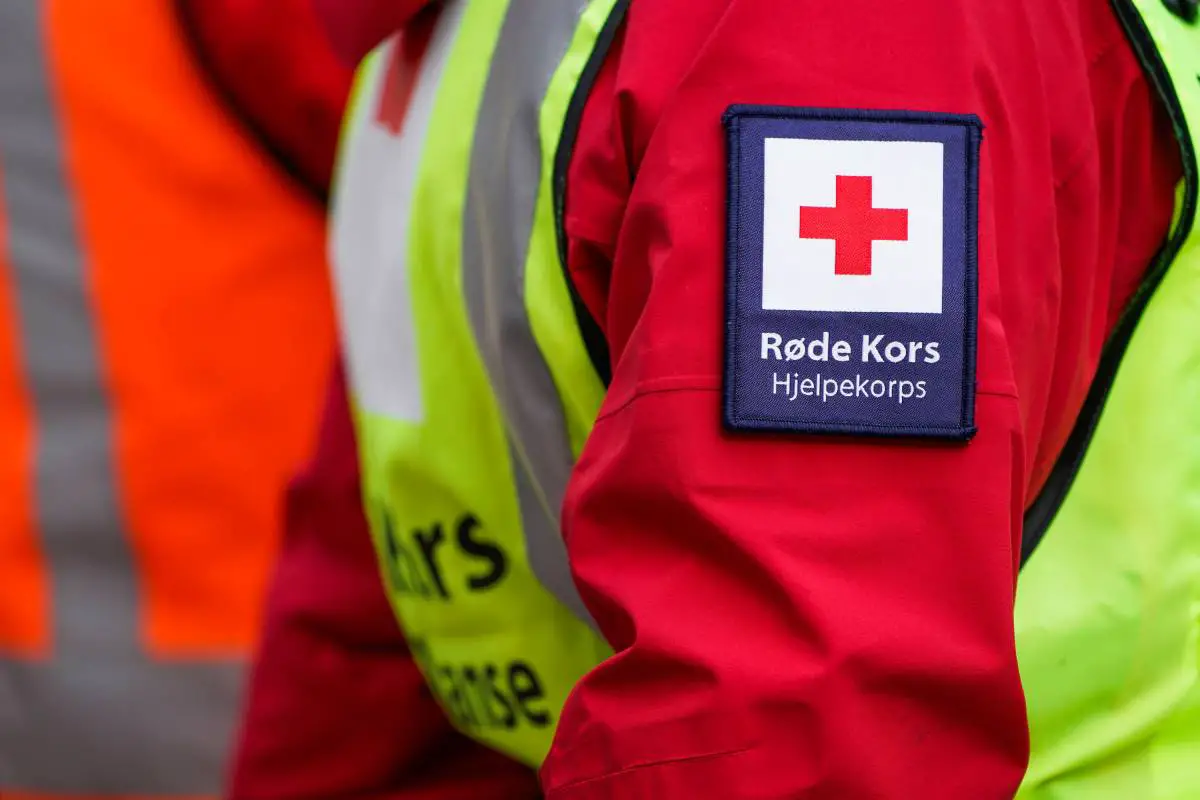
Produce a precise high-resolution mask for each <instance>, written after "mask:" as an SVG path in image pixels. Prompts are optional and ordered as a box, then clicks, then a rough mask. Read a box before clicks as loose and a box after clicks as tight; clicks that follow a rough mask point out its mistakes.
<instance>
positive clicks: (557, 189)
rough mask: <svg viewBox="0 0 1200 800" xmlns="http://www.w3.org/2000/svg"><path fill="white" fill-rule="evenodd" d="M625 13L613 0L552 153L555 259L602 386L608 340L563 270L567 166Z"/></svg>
mask: <svg viewBox="0 0 1200 800" xmlns="http://www.w3.org/2000/svg"><path fill="white" fill-rule="evenodd" d="M628 10H629V0H617V3H616V5H614V6H613V9H612V11H611V12H609V15H608V19H607V20H606V21H605V22H604V27H603V28H601V29H600V35H599V37H597V39H596V46H595V48H594V49H593V50H592V55H591V57H590V58H589V59H588V62H587V65H586V66H584V68H583V73H582V74H581V75H580V77H579V83H578V85H576V87H575V92H574V93H573V94H572V95H571V103H570V105H568V106H567V116H566V119H565V120H564V121H563V131H562V136H561V137H559V140H558V150H557V152H555V154H554V176H553V181H554V182H553V184H552V186H553V190H554V221H555V227H556V233H557V235H558V260H559V263H560V265H561V266H562V271H563V278H564V279H566V282H567V289H568V291H570V293H571V306H572V307H573V308H574V309H575V321H576V323H577V324H578V325H579V333H580V335H581V336H582V337H583V346H584V348H585V349H586V350H587V354H588V358H589V359H590V360H591V362H592V368H593V369H595V370H596V374H597V375H598V376H599V377H600V380H601V381H602V382H603V383H604V386H605V387H607V386H608V385H609V383H611V382H612V361H611V359H610V356H609V352H608V339H606V338H605V336H604V331H603V330H601V328H600V325H599V323H597V322H596V320H595V319H594V318H593V317H592V314H591V312H590V311H588V308H587V306H586V305H585V304H584V302H583V298H582V297H580V295H579V290H578V289H576V288H575V281H573V280H572V279H571V272H570V270H569V269H568V268H567V226H566V222H565V216H566V209H567V172H568V171H569V170H570V167H571V157H572V156H573V155H574V154H575V142H576V140H577V139H578V138H579V123H580V120H581V119H582V118H583V108H584V106H586V105H587V100H588V97H589V96H590V95H591V93H592V86H593V84H595V83H596V76H597V75H599V74H600V67H602V66H603V65H604V59H605V58H607V56H608V50H609V48H610V47H612V43H613V39H615V38H616V36H617V31H618V30H620V27H621V23H622V22H624V21H625V12H626V11H628Z"/></svg>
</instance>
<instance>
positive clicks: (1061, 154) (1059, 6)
mask: <svg viewBox="0 0 1200 800" xmlns="http://www.w3.org/2000/svg"><path fill="white" fill-rule="evenodd" d="M365 2H367V3H369V2H370V0H365ZM361 5H362V2H360V3H358V4H357V6H361ZM355 7H356V4H348V5H346V6H344V8H345V10H346V13H354V8H355ZM360 19H361V17H360ZM377 33H382V31H379V32H377ZM368 38H370V37H368ZM731 103H754V104H774V105H788V106H805V107H825V108H842V107H844V108H864V109H913V110H930V111H945V112H957V113H973V114H977V115H979V116H980V117H981V118H982V120H983V122H984V124H985V125H986V134H985V143H984V146H983V151H982V160H981V168H980V200H979V203H980V205H979V220H980V230H979V323H978V371H977V384H976V386H977V402H976V424H977V426H978V433H977V434H976V436H975V438H974V439H973V440H972V441H971V442H970V443H969V444H968V445H965V446H945V445H939V444H928V443H921V442H918V443H900V442H898V441H896V440H883V441H869V442H868V441H862V440H856V439H853V438H837V439H830V438H819V437H812V436H798V435H768V436H761V435H759V436H748V435H739V434H730V433H727V432H725V431H724V430H723V428H722V426H721V423H720V420H721V412H720V399H721V391H720V389H721V370H722V364H723V357H722V352H723V350H722V348H723V324H724V323H723V313H724V312H723V297H724V283H723V280H724V278H723V276H724V268H723V256H724V246H725V221H724V219H725V218H724V208H725V202H726V197H725V168H726V154H725V146H724V140H723V138H722V133H721V130H720V126H719V125H715V124H714V121H715V120H719V119H720V116H721V114H722V112H723V111H724V110H725V108H726V107H727V106H728V105H730V104H731ZM1179 174H1180V167H1179V164H1178V156H1177V150H1176V146H1175V144H1174V142H1173V139H1172V135H1171V132H1170V127H1169V125H1168V123H1167V122H1166V120H1165V117H1164V115H1163V114H1162V113H1161V110H1160V109H1159V108H1158V106H1157V103H1156V101H1155V100H1153V99H1152V94H1151V91H1150V89H1149V88H1148V85H1147V82H1146V80H1145V78H1144V77H1143V75H1142V73H1141V71H1140V68H1139V66H1138V64H1137V62H1136V60H1135V58H1134V56H1133V54H1132V51H1131V49H1130V47H1129V46H1128V44H1127V43H1126V40H1125V37H1124V35H1123V33H1122V31H1121V30H1120V28H1119V26H1118V24H1117V21H1116V19H1115V17H1114V16H1113V13H1112V11H1111V10H1110V9H1109V6H1108V4H1107V3H1104V2H1102V1H1101V0H1088V1H1085V2H1080V0H1014V2H1013V3H1002V4H986V3H984V4H980V3H972V4H962V3H949V2H945V0H911V2H907V3H890V4H888V3H867V2H861V0H843V1H842V2H836V3H816V2H803V3H802V2H797V3H777V2H771V0H639V2H636V3H632V4H631V8H630V11H629V14H628V17H627V20H626V21H625V23H624V26H623V29H622V31H621V34H620V35H619V36H618V39H617V41H616V43H615V44H614V46H613V47H612V49H611V51H610V52H609V54H608V56H607V60H606V62H605V64H604V67H603V69H602V70H601V73H600V76H599V78H598V80H597V82H596V85H595V87H594V88H593V90H592V93H591V96H590V99H589V102H588V105H587V107H586V110H585V113H584V118H583V124H582V127H581V132H580V137H579V141H578V144H577V146H576V148H575V151H574V154H573V161H572V164H571V168H570V174H569V186H570V191H569V193H568V207H567V213H566V225H567V231H568V235H569V240H570V254H569V265H568V266H569V269H570V273H571V276H572V278H573V280H574V281H575V285H576V287H577V288H578V290H579V292H580V293H581V294H582V296H583V298H584V300H585V302H586V303H587V305H588V306H589V307H590V309H591V310H592V311H593V313H594V315H595V316H596V318H597V319H598V320H599V321H600V323H601V326H602V328H603V329H604V332H605V334H606V337H607V339H608V343H609V347H610V350H611V356H612V365H613V381H612V385H611V388H610V390H609V393H608V396H607V399H606V401H605V403H604V407H603V409H602V411H601V413H600V418H599V420H598V421H597V423H596V426H595V429H594V431H593V434H592V436H591V439H590V440H589V442H588V445H587V448H586V449H585V452H584V455H583V457H582V459H581V461H580V463H579V464H578V466H577V467H576V470H575V473H574V476H573V480H572V482H571V485H570V488H569V491H568V496H567V499H566V503H565V506H564V509H563V519H564V534H565V537H566V542H567V546H568V549H569V552H570V555H571V559H572V565H573V568H574V571H575V576H576V579H577V583H578V584H579V587H580V590H581V592H582V594H583V596H584V599H585V601H586V602H587V604H588V606H589V608H590V610H591V611H592V613H593V615H594V616H595V618H596V620H597V621H598V623H599V624H600V626H601V627H602V629H603V631H604V633H605V635H606V636H607V638H608V639H609V641H610V642H611V643H612V645H613V647H614V649H615V650H616V652H617V655H616V656H614V657H613V658H611V659H610V660H608V661H606V662H605V663H604V664H602V665H601V666H600V667H599V668H597V669H596V670H595V671H593V672H592V673H590V674H589V675H588V676H587V677H585V678H584V680H583V681H582V682H581V683H580V685H579V687H578V688H577V690H576V691H575V693H574V694H573V695H572V697H571V699H570V701H569V702H568V704H567V707H566V709H565V710H564V713H563V718H562V721H561V724H560V726H559V730H558V736H557V739H556V742H555V746H554V748H553V750H552V752H551V753H550V756H549V758H548V759H547V762H546V764H545V767H544V769H543V771H542V776H541V777H542V783H543V785H544V787H545V791H546V793H547V796H548V797H550V798H552V800H609V799H610V798H611V799H614V800H625V799H627V798H643V797H645V798H655V800H660V799H661V800H668V799H670V798H688V799H689V800H690V799H691V798H751V797H753V798H779V799H780V800H783V799H785V798H788V799H790V798H798V797H805V798H858V797H864V798H865V797H897V798H907V797H918V796H920V797H928V798H935V797H936V798H948V799H950V798H954V799H955V800H957V799H958V798H966V797H970V798H1000V797H1009V796H1011V795H1012V794H1013V792H1014V791H1015V789H1016V787H1017V785H1018V784H1019V782H1020V780H1021V777H1022V774H1023V771H1024V768H1025V763H1026V759H1027V751H1028V741H1027V739H1028V736H1027V731H1026V720H1025V714H1024V706H1023V696H1022V691H1021V685H1020V680H1019V676H1018V672H1017V662H1016V657H1015V652H1014V641H1013V622H1012V620H1013V595H1014V591H1013V590H1014V585H1015V583H1016V579H1017V568H1018V550H1019V541H1020V536H1021V519H1022V513H1023V511H1024V509H1025V508H1026V507H1027V505H1028V504H1029V503H1030V502H1031V500H1032V498H1034V497H1035V496H1036V494H1037V492H1038V489H1039V488H1040V486H1041V484H1042V482H1043V481H1044V480H1045V477H1046V475H1047V473H1048V471H1049V469H1050V467H1051V466H1052V465H1053V463H1054V461H1055V458H1056V456H1057V455H1058V453H1059V451H1060V449H1061V447H1062V445H1063V442H1064V440H1065V438H1066V436H1067V433H1068V431H1069V430H1070V428H1071V425H1072V423H1073V421H1074V418H1075V416H1076V414H1077V413H1078V410H1079V408H1080V406H1081V404H1082V402H1083V398H1084V394H1085V392H1086V390H1087V387H1088V384H1089V382H1090V380H1091V377H1092V375H1093V373H1094V371H1095V368H1096V364H1097V360H1098V357H1099V353H1100V350H1101V347H1102V345H1103V343H1104V341H1105V338H1106V336H1107V333H1108V331H1109V330H1110V329H1111V328H1112V326H1113V324H1114V322H1115V319H1116V316H1117V315H1118V313H1119V312H1120V310H1121V308H1122V307H1123V306H1124V304H1125V303H1126V301H1127V300H1128V299H1129V297H1130V294H1131V292H1132V290H1133V288H1134V287H1135V286H1136V285H1137V283H1138V281H1139V278H1140V276H1141V274H1142V272H1143V271H1144V270H1145V268H1146V266H1147V264H1148V263H1149V261H1150V259H1151V257H1152V255H1153V253H1154V252H1155V251H1156V249H1157V248H1158V246H1159V245H1160V243H1161V242H1162V240H1163V238H1164V236H1165V233H1166V229H1167V226H1168V222H1169V218H1170V214H1171V208H1172V200H1173V186H1174V184H1175V182H1176V181H1177V179H1178V177H1179ZM346 417H347V412H346V404H345V401H344V397H343V387H342V385H341V384H340V382H338V383H336V384H335V386H334V388H333V390H332V394H331V402H330V410H329V415H328V416H327V419H326V423H327V424H326V429H325V432H324V438H323V442H322V446H321V447H320V449H319V451H318V453H317V455H316V460H315V461H314V464H313V465H312V466H311V467H310V470H309V471H308V472H307V473H306V475H305V476H304V477H303V478H302V479H301V480H300V481H299V482H297V484H296V485H295V487H294V488H293V491H292V493H291V495H290V498H289V530H288V539H287V546H286V550H285V552H284V556H283V560H282V562H281V565H280V573H279V578H278V580H277V582H276V588H275V594H274V600H273V605H272V608H271V613H270V620H269V628H268V631H267V639H266V644H265V647H264V651H263V655H262V660H261V663H260V665H259V668H258V672H257V677H256V680H255V683H254V686H253V689H252V693H251V703H250V707H249V715H248V717H247V722H246V729H245V732H244V742H243V747H242V752H241V759H240V768H239V770H238V773H237V776H236V778H235V784H234V786H235V790H234V795H235V797H238V798H264V799H265V798H296V799H298V798H307V797H362V798H397V799H400V798H404V799H405V800H407V799H408V798H418V797H420V798H457V797H463V798H466V797H470V798H478V799H481V800H486V799H487V798H523V797H532V796H535V794H536V790H535V788H534V784H533V782H532V780H531V779H530V776H529V775H528V774H527V773H525V772H524V771H523V770H522V769H520V768H518V767H516V766H515V765H512V764H510V763H508V762H504V761H503V760H502V759H500V758H498V757H496V756H493V755H491V754H487V753H484V752H483V751H482V749H481V748H479V747H477V746H474V745H470V744H467V743H466V742H464V741H463V740H462V739H460V738H459V737H458V736H457V735H454V734H451V733H450V732H449V731H448V730H447V729H446V726H445V722H444V721H443V720H442V719H441V718H440V716H439V715H438V714H437V713H436V711H435V710H434V708H433V706H432V705H431V701H430V700H429V697H428V694H427V693H425V692H424V691H423V690H421V689H420V686H419V680H418V678H417V675H416V673H415V670H414V668H413V666H412V663H411V661H410V660H409V658H408V656H407V654H406V653H405V652H404V649H403V644H402V639H401V637H400V635H399V633H398V631H397V629H396V627H395V624H394V623H393V621H392V619H391V617H390V614H389V612H388V610H387V607H386V604H385V602H384V600H383V597H382V594H381V590H380V589H379V579H378V575H377V571H376V568H375V566H374V564H373V562H372V557H371V554H370V551H369V547H368V544H367V536H366V532H365V530H364V523H363V521H362V518H361V513H360V511H359V508H358V496H357V486H356V477H355V466H354V458H353V455H352V443H351V426H350V424H349V422H348V420H347V418H346ZM468 784H473V785H468ZM482 785H487V786H488V787H489V788H488V789H486V790H485V789H482V788H480V786H482Z"/></svg>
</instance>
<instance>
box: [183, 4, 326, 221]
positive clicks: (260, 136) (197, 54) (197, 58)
mask: <svg viewBox="0 0 1200 800" xmlns="http://www.w3.org/2000/svg"><path fill="white" fill-rule="evenodd" d="M199 1H200V0H197V2H199ZM172 5H173V6H174V7H175V20H176V22H177V23H178V26H179V30H180V32H181V33H182V34H183V40H184V44H185V46H186V47H187V49H188V52H189V53H190V54H191V56H192V61H193V63H194V65H195V66H196V67H197V68H198V71H199V72H200V74H201V75H202V76H203V78H204V82H205V83H206V84H207V85H208V87H209V89H211V90H212V92H213V94H214V95H215V96H216V99H217V100H218V102H219V103H220V104H221V106H222V107H224V108H225V110H226V112H228V114H229V115H230V116H231V117H232V118H233V119H234V121H235V122H237V123H238V125H240V126H241V128H242V129H243V130H244V131H245V132H246V133H247V134H248V135H249V136H250V137H251V138H252V139H253V140H254V142H255V143H256V144H257V145H258V146H259V148H260V149H261V150H262V151H263V152H265V153H266V154H267V156H269V157H270V160H271V162H272V163H274V164H275V166H276V167H278V168H279V170H280V171H281V172H283V174H284V175H286V176H287V178H288V179H289V180H290V181H291V182H292V183H293V184H294V185H295V186H297V187H299V188H300V189H301V190H302V191H303V192H304V193H305V194H306V195H308V196H309V197H310V198H312V199H313V200H316V201H317V202H318V203H320V204H321V205H322V206H324V205H328V203H329V192H328V189H327V188H326V187H324V186H322V185H320V184H319V183H317V182H316V181H313V180H312V179H310V178H309V177H308V176H307V175H305V174H304V170H302V169H300V166H299V165H298V164H297V163H296V161H295V160H294V159H293V158H292V156H291V155H290V154H289V153H287V152H286V151H285V150H284V149H283V148H282V147H280V146H279V145H278V144H277V143H276V142H275V139H274V137H272V136H271V135H270V134H268V133H267V131H266V130H265V129H264V128H263V127H262V126H261V125H260V124H259V123H258V122H257V121H255V119H254V117H253V116H252V115H250V114H249V113H247V111H246V109H245V108H244V107H243V106H242V104H241V101H239V100H238V99H237V97H236V96H235V95H234V93H233V92H232V91H231V90H230V88H229V87H228V86H226V85H225V83H224V82H223V81H222V80H221V79H220V78H218V77H217V70H216V69H215V67H214V65H213V62H212V59H211V58H210V57H209V55H208V52H207V51H206V50H205V48H204V45H203V43H202V42H201V40H200V34H199V29H198V28H197V25H196V18H195V16H194V15H193V13H192V3H191V2H189V0H174V2H173V3H172Z"/></svg>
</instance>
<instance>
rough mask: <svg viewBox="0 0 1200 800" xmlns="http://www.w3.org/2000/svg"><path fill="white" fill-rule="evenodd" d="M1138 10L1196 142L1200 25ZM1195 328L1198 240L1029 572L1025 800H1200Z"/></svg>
mask: <svg viewBox="0 0 1200 800" xmlns="http://www.w3.org/2000/svg"><path fill="white" fill-rule="evenodd" d="M1135 5H1136V7H1137V9H1138V11H1140V13H1141V17H1142V19H1143V20H1144V21H1145V25H1146V27H1147V28H1148V30H1149V32H1150V33H1151V34H1152V35H1153V38H1154V40H1155V42H1156V43H1157V45H1158V50H1159V52H1160V54H1161V56H1162V58H1163V60H1164V61H1165V63H1166V65H1167V66H1168V68H1169V70H1170V73H1171V75H1172V78H1173V82H1174V86H1175V90H1176V91H1177V93H1178V95H1179V100H1180V103H1181V105H1182V107H1183V108H1184V110H1185V113H1186V116H1187V119H1188V126H1189V127H1190V129H1191V139H1192V140H1193V141H1196V140H1197V139H1198V138H1200V77H1198V76H1200V26H1197V25H1191V26H1189V25H1186V24H1184V23H1183V22H1181V21H1179V20H1178V19H1176V18H1175V17H1173V16H1171V15H1170V14H1169V13H1168V12H1167V11H1166V10H1165V9H1164V7H1163V6H1162V4H1161V3H1160V0H1137V2H1136V3H1135ZM1151 55H1153V54H1152V53H1151ZM1192 180H1195V176H1194V175H1193V176H1192ZM1198 228H1200V226H1198ZM1198 321H1200V230H1197V228H1194V229H1193V231H1192V234H1191V236H1190V238H1189V239H1188V240H1187V241H1186V243H1185V244H1184V247H1183V249H1182V251H1181V252H1180V253H1179V255H1178V257H1177V258H1176V259H1175V261H1174V263H1173V264H1172V265H1171V266H1170V269H1169V271H1168V272H1167V274H1166V277H1165V278H1164V279H1163V282H1162V284H1161V285H1160V286H1159V288H1158V290H1157V292H1156V293H1155V295H1154V297H1153V298H1152V299H1151V301H1150V303H1149V306H1148V307H1147V309H1146V311H1145V313H1144V316H1143V318H1142V319H1141V321H1140V322H1139V324H1138V326H1137V329H1136V331H1135V333H1134V335H1133V339H1132V341H1131V343H1130V345H1129V349H1128V351H1127V352H1126V354H1125V357H1124V360H1123V361H1122V363H1121V366H1120V368H1119V371H1118V373H1117V376H1116V380H1115V382H1114V384H1113V386H1112V391H1111V394H1110V396H1109V398H1108V401H1107V403H1106V405H1105V407H1104V411H1103V415H1102V417H1101V420H1100V424H1099V426H1098V428H1097V430H1096V433H1095V435H1094V439H1093V441H1092V443H1091V446H1090V447H1089V449H1088V451H1087V453H1086V456H1085V458H1084V461H1083V464H1082V467H1081V469H1080V471H1079V474H1078V476H1077V478H1076V480H1075V483H1074V485H1073V486H1072V487H1071V490H1070V492H1069V494H1068V496H1067V498H1066V501H1065V502H1064V504H1063V506H1062V508H1061V509H1060V510H1059V512H1058V515H1057V517H1056V518H1055V520H1054V523H1053V525H1052V526H1051V528H1050V530H1049V531H1048V532H1047V534H1046V537H1045V540H1044V541H1043V542H1042V544H1041V545H1040V547H1039V548H1038V549H1037V550H1036V551H1035V552H1034V554H1033V556H1032V558H1031V560H1030V561H1029V563H1028V564H1027V565H1026V567H1025V569H1024V571H1023V572H1022V574H1021V578H1020V582H1019V585H1018V589H1017V614H1016V625H1017V647H1018V651H1019V657H1020V663H1021V672H1022V676H1023V679H1024V682H1025V693H1026V698H1027V703H1028V708H1029V720H1030V735H1031V743H1032V758H1031V763H1030V768H1029V772H1028V775H1027V778H1026V781H1025V784H1024V786H1023V788H1022V790H1021V792H1020V794H1019V795H1018V797H1019V798H1022V799H1023V800H1093V798H1094V799H1095V800H1100V799H1101V798H1103V799H1104V800H1194V798H1200V322H1198Z"/></svg>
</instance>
